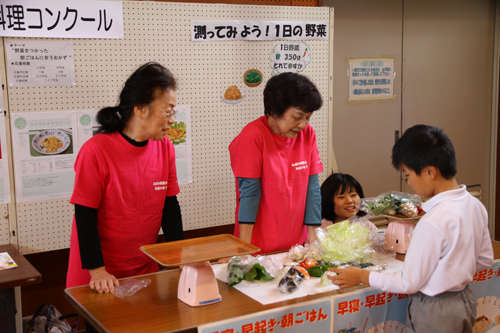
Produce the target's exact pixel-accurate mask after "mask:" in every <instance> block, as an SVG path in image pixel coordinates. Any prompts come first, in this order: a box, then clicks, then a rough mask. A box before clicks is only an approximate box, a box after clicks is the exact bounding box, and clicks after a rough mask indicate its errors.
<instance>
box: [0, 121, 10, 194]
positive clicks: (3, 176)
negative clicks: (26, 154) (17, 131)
mask: <svg viewBox="0 0 500 333" xmlns="http://www.w3.org/2000/svg"><path fill="white" fill-rule="evenodd" d="M8 203H10V180H9V160H8V158H7V135H6V132H5V118H4V116H3V114H1V116H0V204H8Z"/></svg>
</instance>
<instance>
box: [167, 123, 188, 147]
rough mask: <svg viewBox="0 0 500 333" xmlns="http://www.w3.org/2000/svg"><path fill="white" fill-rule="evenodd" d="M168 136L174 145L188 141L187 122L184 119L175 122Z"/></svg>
mask: <svg viewBox="0 0 500 333" xmlns="http://www.w3.org/2000/svg"><path fill="white" fill-rule="evenodd" d="M167 138H169V139H170V141H172V143H173V144H174V145H178V144H180V143H184V142H186V124H185V123H184V122H182V121H181V122H175V123H173V124H172V125H171V126H170V128H169V129H168V132H167Z"/></svg>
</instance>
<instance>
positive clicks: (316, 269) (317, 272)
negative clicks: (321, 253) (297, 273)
mask: <svg viewBox="0 0 500 333" xmlns="http://www.w3.org/2000/svg"><path fill="white" fill-rule="evenodd" d="M321 267H322V266H313V267H309V268H308V269H307V272H308V273H309V275H310V276H313V277H321V275H323V269H322V268H321Z"/></svg>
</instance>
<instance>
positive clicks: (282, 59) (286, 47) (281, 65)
mask: <svg viewBox="0 0 500 333" xmlns="http://www.w3.org/2000/svg"><path fill="white" fill-rule="evenodd" d="M269 58H270V60H271V67H272V68H273V72H272V73H271V75H273V76H274V75H277V74H279V73H284V72H292V73H296V72H302V71H303V70H304V69H305V68H306V66H307V65H308V64H309V63H310V62H311V49H310V48H309V46H307V44H306V43H304V42H292V43H284V44H277V45H276V46H275V47H274V51H273V53H271V55H270V56H269Z"/></svg>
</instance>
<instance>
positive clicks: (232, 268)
mask: <svg viewBox="0 0 500 333" xmlns="http://www.w3.org/2000/svg"><path fill="white" fill-rule="evenodd" d="M279 270H280V266H279V265H278V264H277V263H276V262H275V261H274V260H273V259H272V258H271V257H267V256H255V257H254V256H251V255H245V256H235V257H232V258H231V260H229V262H228V264H227V274H228V278H227V280H228V281H229V282H228V283H229V286H230V287H232V286H234V285H236V284H238V283H240V282H241V281H243V280H246V281H249V282H253V281H255V280H260V281H270V280H273V279H274V277H275V276H276V274H277V272H278V271H279Z"/></svg>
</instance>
